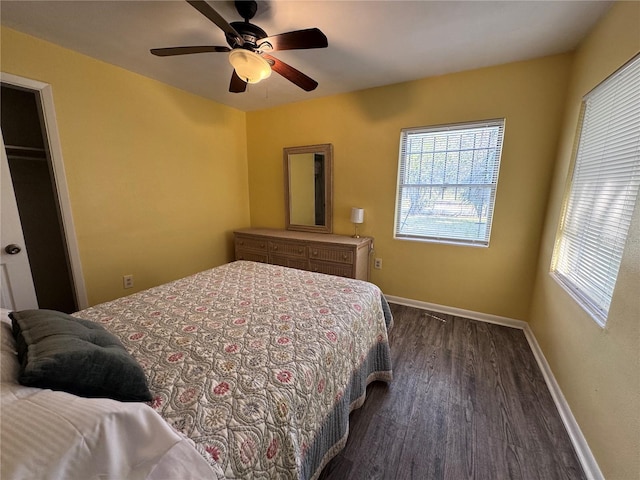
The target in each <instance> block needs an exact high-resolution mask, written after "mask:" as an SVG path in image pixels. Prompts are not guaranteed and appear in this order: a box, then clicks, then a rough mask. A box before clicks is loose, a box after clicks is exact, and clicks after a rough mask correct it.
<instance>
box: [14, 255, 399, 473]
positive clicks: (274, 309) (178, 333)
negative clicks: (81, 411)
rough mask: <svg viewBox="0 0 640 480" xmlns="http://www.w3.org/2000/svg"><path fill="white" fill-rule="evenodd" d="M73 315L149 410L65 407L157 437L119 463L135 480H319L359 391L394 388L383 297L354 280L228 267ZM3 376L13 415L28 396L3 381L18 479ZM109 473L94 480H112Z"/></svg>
mask: <svg viewBox="0 0 640 480" xmlns="http://www.w3.org/2000/svg"><path fill="white" fill-rule="evenodd" d="M74 316H75V317H78V318H81V319H86V320H90V321H92V322H95V323H97V324H99V325H102V326H104V328H105V329H106V330H107V331H109V332H111V333H113V334H115V335H116V336H117V337H118V338H119V339H120V341H121V342H122V344H123V345H124V347H125V348H126V350H127V351H128V352H129V353H130V354H131V355H132V356H133V358H134V359H135V360H136V361H137V362H138V363H139V364H140V366H141V367H142V370H143V371H144V372H145V375H146V377H147V379H148V384H149V390H150V391H151V393H152V400H151V401H150V402H148V403H146V404H145V403H122V402H115V401H113V400H105V399H84V398H80V397H75V396H70V397H73V399H74V401H75V402H79V401H82V402H107V403H111V405H107V406H106V407H105V406H100V407H99V408H98V410H100V411H102V410H105V411H109V409H110V408H114V409H115V411H118V410H119V409H122V408H125V407H126V409H129V408H130V409H131V411H128V410H127V411H125V412H123V413H122V416H123V418H124V419H125V421H124V422H123V423H125V424H126V423H128V422H129V421H130V420H131V418H135V419H136V422H137V423H136V422H131V425H132V426H133V428H134V429H136V431H137V429H139V428H142V430H143V431H148V432H154V433H153V434H151V436H153V438H154V439H155V441H156V442H158V443H160V444H161V445H159V446H158V448H156V449H155V450H157V451H155V452H150V453H147V454H146V456H145V457H144V458H142V459H134V460H128V461H127V462H125V463H126V464H127V465H142V467H141V468H140V469H139V472H137V473H136V475H138V476H137V477H135V478H150V479H151V478H158V479H159V478H163V476H165V478H171V477H172V476H173V477H175V476H180V475H178V473H177V472H179V470H180V469H181V468H183V466H184V468H186V470H185V472H186V473H185V475H190V477H188V478H238V479H239V478H264V479H267V478H279V479H300V480H309V479H315V478H317V477H318V476H319V474H320V472H321V471H322V468H323V467H324V466H325V465H326V464H327V463H328V461H329V460H330V459H331V458H332V457H333V456H335V455H336V454H337V453H338V452H339V451H340V450H341V449H342V448H343V446H344V444H345V442H346V438H347V434H348V421H349V413H350V412H351V411H352V410H353V409H355V408H358V407H360V406H361V405H362V403H363V402H364V399H365V396H366V386H367V385H368V384H369V383H370V382H372V381H384V382H389V381H391V378H392V370H391V361H390V353H389V343H388V338H387V331H388V329H389V328H391V326H392V322H393V319H392V316H391V313H390V311H389V308H388V305H387V303H386V300H385V299H384V296H383V295H382V294H381V292H380V290H379V289H378V288H377V287H376V286H375V285H373V284H370V283H367V282H362V281H359V280H353V279H347V278H341V277H335V276H331V275H322V274H317V273H312V272H306V271H302V270H295V269H290V268H285V267H280V266H275V265H267V264H262V263H254V262H247V261H237V262H232V263H230V264H226V265H223V266H220V267H216V268H214V269H211V270H207V271H205V272H201V273H198V274H195V275H192V276H189V277H186V278H184V279H181V280H177V281H174V282H171V283H168V284H165V285H161V286H158V287H155V288H151V289H149V290H146V291H143V292H139V293H136V294H133V295H130V296H128V297H123V298H120V299H117V300H114V301H111V302H107V303H103V304H100V305H97V306H94V307H91V308H88V309H86V310H82V311H80V312H77V313H76V314H74ZM3 337H6V335H4V332H3ZM3 343H4V338H3ZM3 358H4V357H3ZM5 377H9V382H10V387H11V388H10V389H9V391H11V395H12V398H13V402H12V403H13V404H15V403H16V400H15V398H16V396H18V397H19V396H20V393H15V392H14V390H15V391H18V392H20V391H23V389H27V390H34V389H29V388H28V387H23V386H20V385H18V384H17V383H16V382H15V380H13V382H12V383H11V380H12V378H15V377H11V373H10V372H9V374H8V375H6V376H5V375H4V373H3V385H2V396H3V398H2V401H3V412H2V413H3V423H2V446H3V448H2V473H3V475H2V478H20V477H19V476H14V475H12V473H15V471H11V470H10V469H11V468H17V467H15V464H20V461H18V460H15V458H9V454H8V453H7V454H5V447H6V445H7V443H8V444H11V443H12V442H13V440H14V438H13V437H14V436H15V429H16V428H18V427H17V426H16V425H6V422H5V421H4V420H5V416H6V410H5V408H4V406H5V401H6V399H5V390H7V386H6V385H5ZM35 390H37V389H35ZM31 394H33V392H32V393H31ZM38 394H47V395H69V394H67V393H64V392H53V391H50V390H39V393H38ZM9 403H11V402H9ZM57 403H60V404H62V405H64V404H65V401H64V400H63V401H58V402H57ZM11 408H12V418H18V417H20V416H21V415H22V414H21V413H19V407H18V406H15V405H13V406H12V407H11ZM83 408H84V407H83ZM96 408H97V407H96ZM101 409H102V410H101ZM76 410H77V409H76ZM15 412H18V413H15ZM128 416H129V417H131V418H128ZM98 417H99V415H98ZM140 419H143V423H144V425H143V426H142V427H141V426H140V425H139V424H140V422H141V421H142V420H140ZM157 420H160V422H157V425H156V421H157ZM147 424H148V425H147ZM110 427H111V428H113V429H114V430H117V429H116V428H115V427H114V426H113V425H110ZM94 430H95V426H94ZM103 430H104V429H103ZM101 435H102V436H104V434H103V433H101ZM119 435H120V437H124V435H122V434H121V433H120V434H118V433H113V436H112V437H111V438H119ZM138 436H140V438H143V439H144V435H142V434H138ZM23 437H24V435H23ZM27 440H28V439H24V438H23V439H22V441H23V442H26V443H29V442H28V441H27ZM131 442H134V443H132V445H135V442H138V444H140V442H141V440H140V439H138V440H131ZM94 443H96V442H94ZM116 443H119V442H116ZM96 444H98V445H99V444H100V442H97V443H96ZM102 447H103V449H104V450H105V451H106V453H105V452H101V454H102V456H104V457H106V458H111V457H110V455H111V454H110V453H109V452H108V451H107V450H108V449H107V447H106V446H104V445H103V446H102ZM20 448H21V449H23V450H22V451H23V452H25V451H26V452H29V451H30V450H29V449H34V448H36V444H34V441H33V440H31V444H30V445H26V446H25V445H21V446H20ZM116 448H120V450H124V451H126V449H125V448H122V446H120V447H116ZM67 450H68V449H67ZM135 450H136V449H135V448H132V449H131V451H135ZM9 451H10V452H12V454H13V455H18V453H16V452H17V447H12V448H10V449H9ZM194 452H197V454H198V455H197V457H199V458H198V459H195V457H194V456H193V455H194ZM120 453H121V454H122V455H124V453H122V452H120ZM29 455H31V453H27V454H26V457H29ZM18 458H19V457H18ZM6 462H8V463H6ZM105 465H106V466H105V467H104V468H103V469H102V472H103V473H102V474H103V475H106V476H105V477H104V478H117V474H114V475H111V473H109V465H110V464H109V462H108V461H106V463H105ZM191 465H194V467H192V466H191ZM127 468H128V467H127ZM171 468H173V469H174V470H173V471H171V470H170V469H171ZM105 469H106V470H105ZM105 471H107V472H108V473H107V474H104V472H105ZM131 471H134V469H131ZM166 472H169V473H166ZM194 472H195V473H194ZM205 472H206V473H205ZM109 475H111V477H109ZM154 475H155V476H154ZM22 478H26V477H22ZM84 478H90V477H88V476H86V477H84ZM94 478H98V476H95V477H94ZM100 478H103V477H100ZM128 478H134V475H133V474H131V475H130V476H129V477H128ZM180 478H187V477H186V476H184V477H183V476H180Z"/></svg>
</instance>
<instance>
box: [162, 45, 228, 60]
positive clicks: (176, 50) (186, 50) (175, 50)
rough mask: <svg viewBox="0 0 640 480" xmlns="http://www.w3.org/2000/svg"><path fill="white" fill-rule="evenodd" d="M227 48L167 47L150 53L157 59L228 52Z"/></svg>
mask: <svg viewBox="0 0 640 480" xmlns="http://www.w3.org/2000/svg"><path fill="white" fill-rule="evenodd" d="M228 51H230V48H229V47H215V46H208V45H202V46H194V47H167V48H152V49H151V53H153V54H154V55H156V56H158V57H170V56H172V55H189V54H191V53H208V52H228Z"/></svg>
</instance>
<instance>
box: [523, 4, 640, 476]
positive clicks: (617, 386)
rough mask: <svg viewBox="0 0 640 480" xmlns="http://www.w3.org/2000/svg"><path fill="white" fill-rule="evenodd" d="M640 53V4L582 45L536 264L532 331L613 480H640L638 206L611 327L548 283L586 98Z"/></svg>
mask: <svg viewBox="0 0 640 480" xmlns="http://www.w3.org/2000/svg"><path fill="white" fill-rule="evenodd" d="M638 52H640V3H638V2H619V3H617V4H615V5H614V7H613V8H612V10H611V11H610V12H609V13H608V14H607V16H606V17H605V18H604V20H602V21H601V22H600V23H599V24H598V26H597V27H596V28H595V29H594V31H593V32H591V34H590V35H589V37H587V39H586V40H585V41H584V42H583V43H582V45H581V47H580V48H579V50H578V51H577V53H576V56H575V64H574V68H573V72H572V79H571V82H570V89H569V92H568V96H567V104H566V115H565V119H564V123H563V129H562V136H561V141H560V143H559V149H558V157H557V164H556V169H555V173H554V177H553V186H552V190H551V195H550V200H549V210H548V214H547V218H546V222H545V228H544V236H543V240H542V247H541V251H540V259H539V262H538V277H537V281H536V284H535V293H534V296H533V303H532V309H531V319H530V321H531V327H532V329H533V331H534V333H535V336H536V338H537V339H538V342H539V343H540V346H541V348H542V350H543V352H544V354H545V357H546V358H547V360H548V361H549V364H550V365H551V368H552V370H553V373H554V376H555V377H556V379H557V381H558V383H559V385H560V387H561V389H562V391H563V393H564V395H565V397H566V399H567V401H568V402H569V405H570V407H571V410H572V412H573V414H574V416H575V417H576V419H577V421H578V424H579V425H580V428H581V429H582V432H583V433H584V435H585V437H586V439H587V442H588V443H589V446H590V448H591V450H592V452H593V453H594V455H595V457H596V460H597V461H598V463H599V465H600V468H601V470H602V472H603V474H604V476H605V478H607V479H611V480H617V479H624V480H626V479H632V478H635V479H637V478H640V300H639V293H640V208H639V207H638V204H636V208H635V213H634V216H633V220H632V226H631V231H630V232H629V240H628V242H627V245H626V247H625V251H624V255H623V258H622V266H621V269H620V273H619V276H618V281H617V284H616V289H615V292H614V296H613V301H612V304H611V309H610V311H609V318H608V322H607V326H606V328H604V329H601V328H600V327H598V325H596V323H595V322H594V321H593V320H592V319H591V318H590V317H589V316H588V315H587V314H586V313H585V312H584V311H583V310H582V309H581V308H580V307H578V306H577V304H576V303H575V302H574V301H573V300H572V299H571V298H570V297H569V295H568V294H567V293H565V291H564V290H562V289H561V288H560V286H559V285H558V284H557V283H556V282H555V281H554V280H553V279H552V278H551V277H550V276H549V268H550V264H551V254H552V251H553V244H554V239H555V235H556V229H557V226H558V220H559V216H560V210H561V207H562V201H563V197H564V194H565V185H566V181H567V176H568V174H569V165H570V163H571V155H572V147H573V143H574V139H575V134H576V126H577V122H578V114H579V110H580V103H581V99H582V97H583V96H584V95H585V94H586V93H587V92H589V91H590V90H591V89H593V88H594V87H595V86H596V85H598V84H599V83H600V82H602V81H603V80H604V79H605V78H606V77H607V76H608V75H610V74H611V73H613V72H614V71H615V70H617V69H618V68H619V67H620V66H622V65H623V64H624V63H625V62H627V61H628V60H630V59H631V58H632V57H633V56H634V55H636V54H637V53H638Z"/></svg>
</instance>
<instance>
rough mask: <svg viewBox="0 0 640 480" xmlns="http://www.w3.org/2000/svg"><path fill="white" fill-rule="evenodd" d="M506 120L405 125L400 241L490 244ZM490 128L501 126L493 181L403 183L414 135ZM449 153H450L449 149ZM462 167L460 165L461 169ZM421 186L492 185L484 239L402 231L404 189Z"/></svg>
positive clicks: (396, 220) (398, 205) (399, 184)
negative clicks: (407, 126) (411, 138)
mask: <svg viewBox="0 0 640 480" xmlns="http://www.w3.org/2000/svg"><path fill="white" fill-rule="evenodd" d="M505 126H506V119H505V118H492V119H485V120H477V121H469V122H457V123H449V124H440V125H431V126H422V127H409V128H403V129H402V130H401V132H400V148H399V154H398V175H397V180H396V198H395V205H394V223H393V228H394V230H393V238H394V239H396V240H408V241H417V242H426V243H437V244H445V245H457V246H466V247H485V248H487V247H489V242H490V239H491V228H492V225H493V217H494V213H495V204H496V196H497V189H498V178H499V173H500V165H501V160H502V147H503V145H504V133H505ZM489 127H497V128H498V138H497V141H496V145H495V146H494V147H492V148H491V150H494V151H495V152H496V155H495V156H496V158H497V160H495V162H494V165H493V166H492V169H491V173H492V178H491V180H490V181H487V182H484V183H476V182H466V183H464V182H462V183H460V182H458V183H446V182H443V183H433V182H431V183H417V184H412V183H408V182H406V183H403V180H404V179H403V175H404V173H405V172H406V170H407V168H406V165H407V163H408V162H407V143H408V139H409V136H410V135H412V134H413V135H420V134H422V135H431V134H433V135H436V134H438V133H442V132H444V133H446V132H458V131H463V130H472V129H474V128H477V129H478V130H480V129H487V128H489ZM483 149H484V148H475V147H474V148H473V149H472V150H473V151H476V150H483ZM445 153H449V150H448V149H447V150H446V151H445ZM459 170H460V167H459V166H458V172H459ZM418 186H424V187H427V188H442V189H443V190H444V189H448V188H454V189H455V188H468V187H472V186H473V187H480V188H488V189H490V192H489V195H488V199H489V201H488V205H487V206H488V208H487V213H486V228H485V235H484V238H481V239H480V238H469V237H467V238H464V237H454V236H447V235H445V234H443V232H442V231H440V232H434V233H439V234H431V235H427V234H415V233H414V234H411V233H406V232H405V233H402V232H401V228H402V227H401V225H400V221H401V212H402V204H401V202H402V199H403V197H402V194H403V190H404V189H406V188H408V187H409V188H415V187H418Z"/></svg>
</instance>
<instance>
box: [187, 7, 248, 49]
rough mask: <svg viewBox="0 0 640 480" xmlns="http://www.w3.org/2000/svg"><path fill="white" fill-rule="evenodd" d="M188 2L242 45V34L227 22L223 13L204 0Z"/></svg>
mask: <svg viewBox="0 0 640 480" xmlns="http://www.w3.org/2000/svg"><path fill="white" fill-rule="evenodd" d="M187 3H188V4H189V5H191V6H192V7H193V8H195V9H196V10H198V11H199V12H200V13H201V14H202V15H204V16H205V17H207V18H208V19H209V20H211V21H212V22H213V23H215V24H216V25H217V26H218V27H219V28H220V30H222V31H223V32H224V33H226V34H227V35H229V36H231V37H233V38H235V39H236V43H237V44H238V45H242V44H243V43H244V40H243V38H242V36H240V34H239V33H238V32H237V31H236V29H235V28H233V27H232V26H231V25H229V22H227V21H226V20H225V19H224V18H223V17H222V15H220V14H219V13H218V12H216V11H215V10H214V9H213V7H211V5H209V4H208V3H207V2H205V1H204V0H187Z"/></svg>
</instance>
